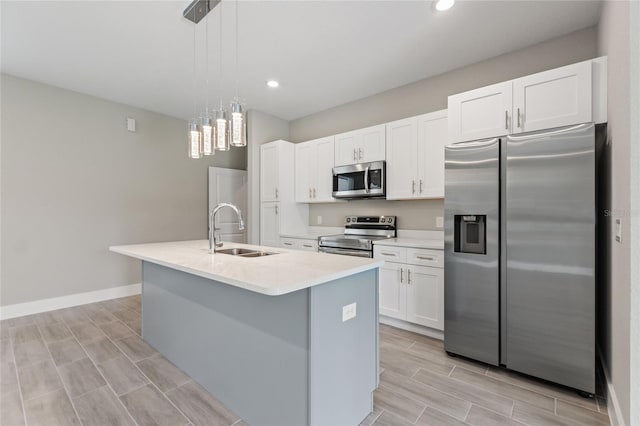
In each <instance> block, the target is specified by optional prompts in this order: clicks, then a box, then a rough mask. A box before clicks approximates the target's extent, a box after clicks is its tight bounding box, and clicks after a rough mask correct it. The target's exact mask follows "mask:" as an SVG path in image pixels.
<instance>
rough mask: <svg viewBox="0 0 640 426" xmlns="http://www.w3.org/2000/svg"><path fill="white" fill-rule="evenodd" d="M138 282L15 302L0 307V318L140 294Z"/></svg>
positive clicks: (140, 286)
mask: <svg viewBox="0 0 640 426" xmlns="http://www.w3.org/2000/svg"><path fill="white" fill-rule="evenodd" d="M141 288H142V285H141V284H140V283H137V284H130V285H123V286H118V287H111V288H105V289H104V290H96V291H89V292H86V293H76V294H70V295H68V296H61V297H52V298H50V299H41V300H35V301H33V302H25V303H16V304H15V305H7V306H2V307H0V319H3V320H4V319H8V318H15V317H21V316H24V315H32V314H39V313H40V312H47V311H54V310H56V309H62V308H70V307H72V306H78V305H86V304H87V303H95V302H101V301H103V300H109V299H117V298H118V297H126V296H133V295H135V294H140V291H141Z"/></svg>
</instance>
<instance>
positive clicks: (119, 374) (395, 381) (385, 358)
mask: <svg viewBox="0 0 640 426" xmlns="http://www.w3.org/2000/svg"><path fill="white" fill-rule="evenodd" d="M0 325H1V327H0V330H1V336H0V344H1V346H0V349H1V353H0V366H1V368H2V375H1V381H0V387H1V394H0V424H2V425H3V426H5V425H6V426H13V425H24V424H27V425H30V426H38V425H42V426H54V425H65V426H66V425H80V424H82V425H136V424H137V425H140V426H142V425H170V426H173V425H189V424H192V425H207V426H218V425H220V426H230V425H237V426H240V425H244V422H243V421H242V420H241V419H239V417H238V416H236V415H235V414H234V413H232V412H231V411H230V410H228V409H227V408H225V407H224V406H223V405H222V404H221V403H220V402H219V401H218V400H216V399H215V398H214V397H213V396H212V395H210V394H209V393H208V392H207V391H205V390H204V389H203V388H202V387H200V386H199V385H198V384H197V383H195V382H194V381H193V380H191V378H190V377H189V376H187V375H186V374H185V373H183V372H182V371H180V370H179V369H178V368H176V367H175V366H174V365H173V364H171V363H170V362H169V361H167V360H166V359H165V358H164V357H163V356H162V355H160V354H159V353H157V352H156V351H155V350H154V349H153V348H152V347H151V346H149V345H148V344H146V343H145V342H144V341H143V340H142V339H141V338H140V336H139V334H140V297H139V296H132V297H127V298H122V299H115V300H110V301H106V302H100V303H94V304H90V305H83V306H78V307H74V308H68V309H62V310H59V311H53V312H47V313H42V314H37V315H31V316H27V317H21V318H14V319H10V320H5V321H2V323H1V324H0ZM380 330H381V332H380V337H381V339H380V340H381V345H380V357H381V367H382V375H381V385H380V388H379V389H378V390H376V392H375V394H374V399H375V410H374V412H373V413H371V414H370V415H369V417H367V419H365V421H364V422H363V425H365V426H368V425H398V426H402V425H463V424H472V425H500V424H505V425H521V424H527V425H532V426H533V425H574V426H575V425H608V424H609V420H608V415H607V407H606V403H605V400H604V399H602V398H596V399H592V400H589V399H583V398H581V397H580V396H578V395H576V394H575V392H573V391H571V390H568V389H565V388H562V387H559V386H554V385H552V384H549V383H546V382H542V381H538V380H535V379H531V378H527V377H524V376H520V375H517V374H515V373H512V372H508V371H505V370H501V369H497V368H494V367H488V366H487V365H484V364H480V363H476V362H473V361H469V360H465V359H462V358H451V357H449V356H447V355H446V353H445V352H444V350H443V348H442V342H440V341H437V340H434V339H429V338H427V337H423V336H420V335H416V334H413V333H409V332H406V331H403V330H398V329H395V328H392V327H388V326H384V325H381V328H380ZM285 408H286V407H285ZM283 426H285V425H283ZM287 426H288V425H287ZM290 426H296V425H290ZM330 426H333V425H330ZM335 426H339V425H335Z"/></svg>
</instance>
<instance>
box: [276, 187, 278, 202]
mask: <svg viewBox="0 0 640 426" xmlns="http://www.w3.org/2000/svg"><path fill="white" fill-rule="evenodd" d="M277 199H278V188H276V200H277Z"/></svg>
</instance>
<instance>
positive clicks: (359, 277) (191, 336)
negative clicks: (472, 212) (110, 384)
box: [111, 240, 383, 425]
mask: <svg viewBox="0 0 640 426" xmlns="http://www.w3.org/2000/svg"><path fill="white" fill-rule="evenodd" d="M228 247H243V248H257V249H263V250H264V248H260V247H256V246H249V245H244V244H231V243H225V248H228ZM206 248H207V242H206V241H204V240H203V241H186V242H175V243H159V244H144V245H134V246H118V247H112V248H111V250H112V251H115V252H118V253H121V254H125V255H128V256H132V257H136V258H139V259H141V260H142V261H143V262H142V270H143V278H142V333H143V338H144V339H145V340H146V341H148V342H149V343H150V344H151V345H153V346H154V347H155V348H156V349H158V351H160V352H161V353H162V354H163V355H165V356H166V357H167V358H168V359H169V360H170V361H172V362H173V363H174V364H176V365H177V366H178V367H179V368H181V369H182V370H184V371H185V372H186V373H187V374H189V375H190V376H191V377H192V378H193V379H194V380H196V381H197V382H199V383H200V384H201V385H203V386H204V387H205V388H206V389H207V390H209V391H210V392H211V393H212V394H213V395H214V396H216V397H217V398H218V399H220V401H221V402H222V403H223V404H225V405H226V406H227V407H228V408H230V409H231V410H233V411H235V412H236V414H238V415H239V416H240V417H242V418H243V419H244V420H245V421H246V422H247V423H248V424H256V425H328V424H330V425H357V424H359V423H360V422H361V421H362V420H363V419H364V418H365V417H366V416H367V415H368V413H369V412H370V411H371V410H372V408H373V397H372V392H373V390H374V389H375V388H376V387H377V385H378V370H379V368H378V363H379V362H378V268H379V267H380V266H381V265H382V263H383V262H381V261H378V260H372V259H362V258H355V257H348V256H340V255H329V254H318V253H308V252H301V251H300V252H298V251H288V250H280V249H276V250H274V249H271V248H269V249H268V250H269V251H277V252H278V254H275V255H272V256H264V257H259V258H244V259H243V258H241V257H239V256H231V255H225V254H220V253H216V254H214V255H211V254H209V253H208V252H207V250H206ZM354 303H355V317H353V318H351V319H346V318H348V317H349V316H350V315H347V316H345V307H347V306H349V305H352V304H354ZM345 319H346V320H345ZM343 320H344V321H343Z"/></svg>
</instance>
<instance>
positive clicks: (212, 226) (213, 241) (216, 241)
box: [209, 203, 244, 253]
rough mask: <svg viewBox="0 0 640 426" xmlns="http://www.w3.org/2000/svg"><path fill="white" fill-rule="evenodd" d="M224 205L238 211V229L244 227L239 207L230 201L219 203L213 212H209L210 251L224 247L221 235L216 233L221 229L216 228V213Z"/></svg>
mask: <svg viewBox="0 0 640 426" xmlns="http://www.w3.org/2000/svg"><path fill="white" fill-rule="evenodd" d="M223 207H229V208H231V209H233V210H234V211H235V212H236V214H237V215H238V222H240V223H238V229H239V230H241V231H242V230H243V229H244V220H243V219H242V212H241V211H240V209H239V208H238V207H236V206H234V205H233V204H230V203H220V204H218V205H217V206H216V207H215V208H214V209H213V210H211V213H210V214H209V253H214V252H215V249H216V247H222V241H220V237H219V236H218V235H216V231H219V230H220V229H219V228H216V214H217V213H218V212H219V211H220V209H221V208H223Z"/></svg>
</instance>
